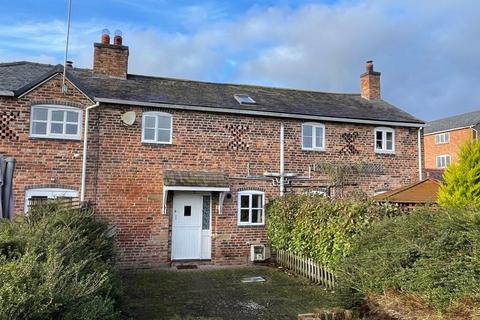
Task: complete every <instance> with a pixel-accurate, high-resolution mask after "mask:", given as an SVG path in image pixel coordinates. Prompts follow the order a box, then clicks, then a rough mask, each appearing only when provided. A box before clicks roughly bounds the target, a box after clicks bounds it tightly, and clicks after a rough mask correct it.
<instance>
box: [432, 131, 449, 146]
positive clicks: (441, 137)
mask: <svg viewBox="0 0 480 320" xmlns="http://www.w3.org/2000/svg"><path fill="white" fill-rule="evenodd" d="M449 142H450V134H449V133H448V132H444V133H439V134H436V135H435V144H444V143H449Z"/></svg>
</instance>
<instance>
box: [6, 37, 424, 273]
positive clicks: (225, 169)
mask: <svg viewBox="0 0 480 320" xmlns="http://www.w3.org/2000/svg"><path fill="white" fill-rule="evenodd" d="M128 55H129V49H128V47H127V46H124V45H122V39H121V37H119V36H116V37H115V39H114V42H113V44H110V39H109V36H108V35H106V34H104V35H102V41H101V43H95V44H94V61H93V69H80V68H73V66H72V65H71V64H70V63H68V64H67V66H66V72H65V77H66V86H63V85H62V78H63V71H64V67H63V66H60V65H58V66H53V65H46V64H39V63H32V62H13V63H3V64H0V106H1V118H0V119H1V122H0V132H1V137H0V154H4V155H7V156H14V157H15V158H16V159H17V168H16V173H15V179H14V192H15V207H16V211H17V212H18V213H20V212H23V211H26V210H28V206H29V203H30V202H31V201H33V200H42V199H46V198H54V197H79V198H80V199H81V200H82V201H90V202H92V203H94V204H95V207H96V211H97V213H98V215H99V216H100V217H102V218H105V219H107V220H108V221H109V223H111V224H112V225H115V226H116V229H117V244H118V253H119V257H118V259H119V261H118V263H119V265H120V266H121V267H125V268H139V267H155V266H160V265H163V264H168V263H171V262H172V261H177V260H178V261H184V260H206V261H207V262H205V263H212V264H245V263H247V262H248V261H249V259H250V247H251V245H253V244H264V243H266V236H265V223H267V224H268V217H267V216H265V209H264V208H265V204H266V203H268V201H270V200H271V199H273V198H275V197H278V196H279V195H281V194H283V193H288V192H296V193H300V192H310V191H313V192H327V193H330V194H332V195H335V194H339V190H338V189H339V188H340V187H339V186H335V185H332V184H331V182H330V179H329V177H328V176H327V175H326V174H325V173H322V172H321V171H320V172H319V171H318V170H314V169H312V166H313V165H314V164H315V163H318V162H325V163H366V164H368V165H371V166H373V167H374V168H375V170H374V171H369V172H367V171H365V172H363V173H359V174H357V175H355V177H353V178H352V179H351V182H350V183H348V184H346V185H344V186H343V187H342V188H343V190H344V191H345V190H346V191H347V194H348V193H350V192H353V191H362V192H364V193H366V194H367V195H373V194H375V193H376V192H380V191H382V190H383V191H385V190H388V189H394V188H398V187H401V186H403V185H406V184H410V183H413V182H415V181H418V180H419V178H421V172H422V152H421V150H422V140H423V135H422V133H421V129H420V128H421V127H422V126H423V125H424V124H423V122H422V121H420V120H418V119H416V118H414V117H413V116H411V115H409V114H408V113H406V112H404V111H402V110H400V109H398V108H396V107H394V106H392V105H391V104H389V103H387V102H385V101H383V100H381V98H380V73H379V72H376V71H374V70H373V64H372V62H368V63H367V66H366V72H365V73H364V74H362V75H361V77H360V79H361V81H360V83H361V93H359V94H344V93H325V92H314V91H303V90H291V89H280V88H269V87H261V86H251V85H237V84H220V83H209V82H200V81H188V80H179V79H170V78H160V77H149V76H141V75H133V74H129V73H128V72H127V66H128ZM419 176H420V177H419Z"/></svg>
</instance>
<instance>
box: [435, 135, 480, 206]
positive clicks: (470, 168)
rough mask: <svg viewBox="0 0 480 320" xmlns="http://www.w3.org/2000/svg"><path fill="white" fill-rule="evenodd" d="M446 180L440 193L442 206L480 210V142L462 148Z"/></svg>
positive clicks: (469, 143)
mask: <svg viewBox="0 0 480 320" xmlns="http://www.w3.org/2000/svg"><path fill="white" fill-rule="evenodd" d="M444 179H445V183H444V184H442V186H441V187H440V190H439V192H438V202H439V203H440V205H442V206H444V207H464V208H465V207H476V208H480V141H478V140H477V141H469V142H467V143H466V144H465V145H464V146H463V147H462V149H461V151H460V155H459V160H458V161H457V162H456V163H453V164H451V165H450V166H449V167H448V168H447V169H446V171H445V174H444Z"/></svg>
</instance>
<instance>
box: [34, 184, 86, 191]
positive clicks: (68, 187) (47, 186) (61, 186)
mask: <svg viewBox="0 0 480 320" xmlns="http://www.w3.org/2000/svg"><path fill="white" fill-rule="evenodd" d="M44 188H49V189H53V188H55V189H68V190H76V189H77V188H76V187H73V186H69V185H64V184H58V183H47V184H36V185H29V186H26V187H25V190H30V189H44Z"/></svg>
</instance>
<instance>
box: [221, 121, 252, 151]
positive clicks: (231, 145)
mask: <svg viewBox="0 0 480 320" xmlns="http://www.w3.org/2000/svg"><path fill="white" fill-rule="evenodd" d="M225 129H227V130H228V131H229V132H230V134H231V135H232V139H231V140H230V141H229V142H228V149H229V150H242V151H248V149H249V147H250V146H249V145H248V143H247V142H246V141H244V138H243V137H244V136H245V133H247V132H248V126H246V125H241V124H240V125H235V124H227V125H226V126H225Z"/></svg>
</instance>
